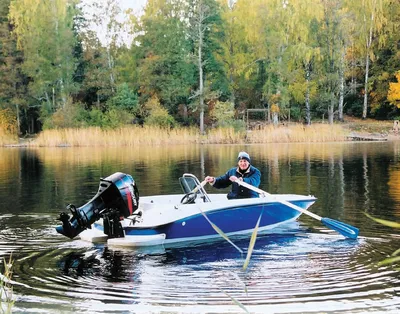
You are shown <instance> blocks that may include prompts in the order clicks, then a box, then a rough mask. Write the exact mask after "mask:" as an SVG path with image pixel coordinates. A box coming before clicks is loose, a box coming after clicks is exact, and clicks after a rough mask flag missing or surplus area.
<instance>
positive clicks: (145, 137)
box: [29, 126, 200, 147]
mask: <svg viewBox="0 0 400 314" xmlns="http://www.w3.org/2000/svg"><path fill="white" fill-rule="evenodd" d="M198 142H200V134H199V132H198V131H197V130H196V129H193V128H176V129H163V128H156V127H146V126H145V127H139V126H132V127H123V128H118V129H112V130H111V129H106V130H104V129H101V128H98V127H93V128H86V129H60V130H45V131H43V132H41V133H40V134H39V136H38V137H37V139H36V140H35V141H32V142H31V143H30V144H29V145H30V146H47V147H54V146H128V147H129V146H137V145H165V144H187V143H198Z"/></svg>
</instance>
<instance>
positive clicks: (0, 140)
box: [0, 126, 18, 146]
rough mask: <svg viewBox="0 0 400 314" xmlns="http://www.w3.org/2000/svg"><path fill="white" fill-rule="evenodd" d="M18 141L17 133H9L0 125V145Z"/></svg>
mask: <svg viewBox="0 0 400 314" xmlns="http://www.w3.org/2000/svg"><path fill="white" fill-rule="evenodd" d="M17 142H18V137H17V135H14V134H10V132H7V131H5V130H4V129H3V128H2V127H1V126H0V146H4V145H9V144H15V143H17Z"/></svg>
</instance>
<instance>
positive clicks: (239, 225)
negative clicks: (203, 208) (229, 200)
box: [95, 201, 313, 239]
mask: <svg viewBox="0 0 400 314" xmlns="http://www.w3.org/2000/svg"><path fill="white" fill-rule="evenodd" d="M292 203H293V204H295V205H297V206H299V207H302V208H307V207H308V205H309V204H310V203H313V201H298V202H292ZM261 214H262V218H261V221H260V228H261V227H265V226H268V225H273V224H277V223H281V222H284V221H287V220H292V219H293V218H295V217H297V216H299V214H300V213H299V212H298V211H297V210H294V209H292V208H290V207H287V206H285V205H283V204H281V203H268V204H261V205H251V206H241V207H236V208H230V209H221V210H216V211H212V212H208V213H206V215H207V217H208V218H209V219H210V220H211V221H212V222H213V223H214V224H215V225H217V226H218V227H219V228H220V229H221V230H222V231H223V232H224V233H232V232H240V231H243V230H249V229H253V228H254V227H255V226H256V224H257V220H258V218H259V216H260V215H261ZM95 227H96V228H97V229H102V226H100V225H97V224H96V226H95ZM162 233H165V234H166V239H178V238H191V237H201V236H210V235H216V234H217V232H216V231H215V230H214V229H213V228H212V227H211V225H210V223H209V222H208V221H207V220H206V219H205V218H204V216H203V215H202V214H201V213H199V214H197V215H194V216H190V217H186V218H184V219H181V220H177V221H175V222H172V223H169V224H166V225H162V226H157V227H154V228H143V229H140V228H138V227H127V228H125V235H126V236H134V235H155V234H162Z"/></svg>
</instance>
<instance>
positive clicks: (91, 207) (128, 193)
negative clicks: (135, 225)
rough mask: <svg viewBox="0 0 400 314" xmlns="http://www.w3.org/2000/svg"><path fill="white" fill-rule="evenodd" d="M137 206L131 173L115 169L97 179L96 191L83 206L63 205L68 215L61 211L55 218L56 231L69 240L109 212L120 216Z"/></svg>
mask: <svg viewBox="0 0 400 314" xmlns="http://www.w3.org/2000/svg"><path fill="white" fill-rule="evenodd" d="M138 207H139V191H138V188H137V186H136V184H135V181H134V180H133V178H132V176H130V175H129V174H125V173H121V172H116V173H114V174H112V175H110V176H108V177H107V178H104V179H103V178H101V179H100V185H99V190H98V192H97V194H96V195H95V196H94V197H93V198H92V199H91V200H90V201H89V202H87V203H86V204H85V205H83V206H81V207H79V208H76V207H75V206H74V205H71V204H69V205H67V209H68V210H70V212H71V214H72V216H70V215H68V214H67V213H65V212H63V213H61V214H60V217H59V220H61V222H62V225H61V226H57V227H56V230H57V232H58V233H60V234H63V235H65V236H67V237H69V238H71V239H73V238H75V237H76V236H77V235H79V234H80V233H81V232H82V231H84V230H85V229H87V228H90V227H91V225H92V224H93V223H94V222H95V221H97V220H99V219H100V218H102V217H103V216H105V215H107V213H109V212H110V211H112V212H113V213H115V212H116V213H117V215H119V217H120V218H122V217H128V216H130V215H132V214H133V212H134V211H135V210H136V209H137V208H138Z"/></svg>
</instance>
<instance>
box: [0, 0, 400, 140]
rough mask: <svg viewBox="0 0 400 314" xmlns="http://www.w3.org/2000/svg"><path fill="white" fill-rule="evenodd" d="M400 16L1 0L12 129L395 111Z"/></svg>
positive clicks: (1, 93) (311, 7) (335, 0)
mask: <svg viewBox="0 0 400 314" xmlns="http://www.w3.org/2000/svg"><path fill="white" fill-rule="evenodd" d="M88 6H90V7H88ZM88 12H91V14H88ZM121 16H124V18H123V19H122V20H121ZM121 21H123V22H121ZM399 26H400V2H399V1H398V0H356V1H354V0H237V1H233V0H229V1H227V0H148V1H147V4H146V6H145V8H144V11H143V13H142V14H140V15H139V14H137V13H134V12H133V11H132V10H128V11H125V12H122V10H121V8H120V7H119V4H118V1H117V0H107V1H105V2H100V3H97V4H96V3H91V4H88V3H86V2H85V1H80V0H2V1H1V2H0V129H1V130H2V131H3V132H11V133H18V134H20V135H24V134H33V133H37V132H39V131H41V130H43V129H62V128H85V127H93V126H95V127H101V128H116V127H120V126H123V125H128V124H140V125H143V124H144V125H156V126H160V127H167V128H174V127H178V126H197V127H198V128H199V130H200V133H201V134H203V133H204V132H205V131H206V129H207V128H211V127H233V128H235V129H241V128H244V127H245V125H244V120H243V117H244V116H245V114H246V109H267V110H266V111H265V112H266V115H267V117H266V118H267V120H268V121H275V122H276V121H277V120H278V119H279V120H280V121H287V120H289V119H290V120H291V121H298V122H302V123H306V124H311V121H314V120H318V119H322V118H324V119H326V120H327V121H329V123H333V122H334V121H335V120H337V121H343V117H344V114H347V115H352V116H356V117H361V118H363V119H365V118H367V117H372V118H376V119H392V120H396V119H399V118H400V51H399V47H400V32H399V31H398V30H399ZM99 28H103V29H104V32H103V33H102V34H101V36H100V34H99V32H96V31H95V29H99ZM126 34H129V36H130V37H131V38H132V39H133V40H132V41H127V40H126ZM254 114H255V115H257V114H258V115H260V117H259V118H261V119H263V118H264V117H263V116H262V115H263V114H264V113H263V112H261V113H254Z"/></svg>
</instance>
